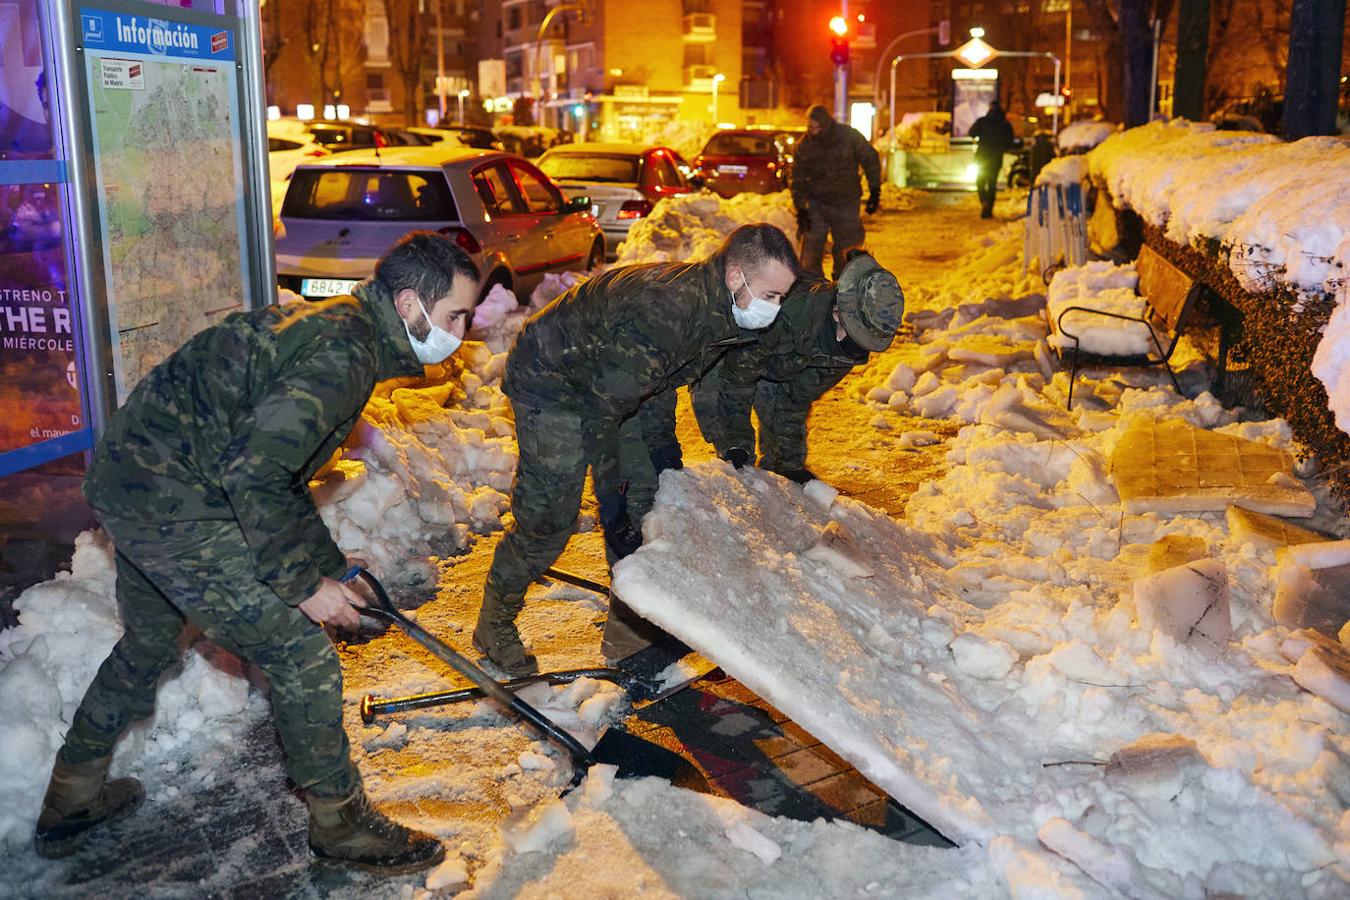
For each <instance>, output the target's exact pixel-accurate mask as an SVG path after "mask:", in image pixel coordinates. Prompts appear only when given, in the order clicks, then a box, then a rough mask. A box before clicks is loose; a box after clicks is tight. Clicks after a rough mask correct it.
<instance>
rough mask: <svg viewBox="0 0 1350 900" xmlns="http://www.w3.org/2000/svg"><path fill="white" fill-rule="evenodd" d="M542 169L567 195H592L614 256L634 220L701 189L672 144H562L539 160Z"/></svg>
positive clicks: (593, 204) (595, 208) (596, 215)
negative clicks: (663, 202) (668, 200)
mask: <svg viewBox="0 0 1350 900" xmlns="http://www.w3.org/2000/svg"><path fill="white" fill-rule="evenodd" d="M539 168H540V169H543V171H544V174H546V175H548V176H549V177H550V178H552V179H553V180H554V181H556V182H557V183H558V185H559V186H560V187H561V188H562V189H563V192H564V193H565V194H567V196H568V197H571V198H573V199H578V198H581V197H589V198H590V208H591V213H592V214H593V215H594V216H595V218H596V220H597V221H599V223H600V227H601V228H602V229H604V232H605V244H606V245H607V246H608V247H609V248H610V254H611V256H610V258H613V255H614V253H615V252H617V250H618V246H619V243H620V242H621V241H623V240H624V239H625V238H627V237H628V230H629V229H630V228H632V227H633V223H634V222H636V221H638V220H640V219H643V218H646V217H647V216H648V215H650V214H651V211H652V209H653V208H654V207H655V206H656V203H657V201H658V200H660V199H661V198H663V197H672V196H676V195H679V194H687V193H689V192H690V191H694V190H697V189H698V185H697V184H696V183H695V182H691V181H690V179H689V178H688V177H686V175H685V174H684V173H685V172H686V171H688V170H689V164H688V163H686V162H685V161H684V160H683V159H682V158H681V157H680V155H679V154H678V153H676V152H675V151H674V150H671V149H670V148H669V147H647V146H644V145H642V144H598V143H597V144H562V145H560V146H557V147H554V148H553V149H551V150H549V151H548V152H547V153H545V154H544V155H543V156H541V157H540V158H539Z"/></svg>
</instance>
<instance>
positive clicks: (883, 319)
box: [837, 254, 905, 353]
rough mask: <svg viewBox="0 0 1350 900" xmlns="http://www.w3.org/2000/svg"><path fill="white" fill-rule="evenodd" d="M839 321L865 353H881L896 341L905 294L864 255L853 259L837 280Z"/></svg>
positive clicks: (884, 271) (891, 276)
mask: <svg viewBox="0 0 1350 900" xmlns="http://www.w3.org/2000/svg"><path fill="white" fill-rule="evenodd" d="M837 296H838V306H839V321H840V322H841V323H842V324H843V326H844V330H845V331H846V332H848V336H849V337H850V338H852V339H853V341H854V342H855V343H856V344H857V345H858V346H859V347H862V348H863V349H864V350H870V351H872V352H873V353H880V352H881V351H882V350H885V349H886V348H887V347H889V346H890V345H891V341H893V340H894V339H895V330H896V329H897V328H899V327H900V316H901V315H902V314H903V313H904V311H905V295H904V293H903V292H902V291H901V290H900V282H898V281H896V280H895V276H894V275H892V274H891V273H890V272H888V271H886V270H885V269H883V268H882V267H881V264H880V263H878V262H877V261H876V260H875V259H873V258H872V257H871V256H869V255H867V254H862V255H860V256H857V257H854V258H853V260H852V261H850V262H849V264H848V265H846V266H844V271H843V273H842V274H841V275H840V277H839V284H838V288H837Z"/></svg>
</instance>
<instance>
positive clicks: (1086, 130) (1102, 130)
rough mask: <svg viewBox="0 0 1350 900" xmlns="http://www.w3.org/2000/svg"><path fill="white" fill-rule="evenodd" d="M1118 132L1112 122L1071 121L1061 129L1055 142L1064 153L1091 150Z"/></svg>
mask: <svg viewBox="0 0 1350 900" xmlns="http://www.w3.org/2000/svg"><path fill="white" fill-rule="evenodd" d="M1115 133H1116V126H1115V125H1113V124H1112V123H1110V122H1098V121H1095V120H1086V121H1082V122H1070V123H1069V124H1068V125H1065V126H1064V127H1063V128H1061V129H1060V130H1059V134H1058V135H1056V136H1055V143H1056V144H1058V145H1059V149H1060V151H1061V152H1064V153H1082V152H1083V151H1085V150H1091V149H1092V148H1093V147H1095V146H1097V145H1098V144H1100V143H1101V142H1102V141H1104V140H1106V139H1107V138H1109V137H1110V136H1111V135H1113V134H1115Z"/></svg>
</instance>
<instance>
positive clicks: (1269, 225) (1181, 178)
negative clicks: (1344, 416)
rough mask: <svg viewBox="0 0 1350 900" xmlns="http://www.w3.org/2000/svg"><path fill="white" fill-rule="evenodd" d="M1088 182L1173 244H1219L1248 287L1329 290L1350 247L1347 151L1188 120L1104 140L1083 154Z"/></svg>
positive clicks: (1338, 145) (1325, 142)
mask: <svg viewBox="0 0 1350 900" xmlns="http://www.w3.org/2000/svg"><path fill="white" fill-rule="evenodd" d="M1088 159H1089V163H1090V165H1091V170H1092V175H1093V177H1094V178H1097V179H1099V180H1101V181H1102V182H1103V183H1105V184H1106V186H1107V187H1108V188H1109V189H1110V190H1111V194H1112V196H1113V197H1114V199H1115V201H1116V202H1117V203H1123V204H1127V205H1128V206H1129V207H1130V208H1131V209H1133V210H1134V211H1135V212H1137V213H1139V214H1140V215H1141V216H1143V217H1144V219H1145V220H1146V221H1148V222H1150V223H1151V224H1153V225H1156V226H1158V227H1159V228H1162V229H1164V231H1165V233H1166V234H1167V237H1168V238H1170V239H1171V240H1173V241H1176V242H1177V243H1179V244H1203V243H1205V242H1208V241H1217V242H1218V243H1220V244H1221V245H1223V246H1224V247H1226V248H1228V249H1229V251H1230V257H1229V265H1230V267H1231V268H1232V270H1233V274H1234V275H1235V276H1236V277H1237V279H1238V280H1239V281H1240V282H1241V283H1242V284H1243V286H1244V287H1245V288H1247V289H1248V290H1258V291H1259V290H1265V289H1268V288H1270V287H1273V286H1274V285H1275V284H1276V283H1281V284H1285V285H1288V286H1290V287H1293V288H1295V289H1298V290H1305V291H1318V292H1327V293H1331V292H1334V290H1335V288H1336V285H1337V283H1338V282H1339V279H1340V278H1342V277H1343V273H1344V271H1345V263H1346V257H1345V255H1344V254H1345V252H1346V250H1347V249H1350V247H1348V246H1347V244H1346V237H1347V236H1348V235H1350V146H1347V145H1346V144H1345V143H1344V142H1342V141H1340V140H1337V139H1335V138H1321V137H1312V138H1305V139H1303V140H1301V141H1297V142H1295V143H1292V144H1287V143H1283V142H1281V141H1279V140H1278V139H1276V138H1274V137H1272V136H1270V135H1266V134H1255V133H1252V132H1238V131H1216V130H1215V129H1214V126H1213V125H1210V124H1195V123H1191V122H1186V121H1184V120H1177V121H1173V122H1166V123H1164V122H1154V123H1151V124H1149V125H1145V126H1142V127H1140V128H1133V129H1130V130H1129V131H1126V132H1122V133H1121V134H1118V135H1115V136H1114V137H1112V138H1110V139H1109V140H1107V141H1106V142H1104V143H1103V144H1101V146H1099V147H1097V148H1096V149H1095V150H1093V151H1092V153H1091V154H1089V156H1088Z"/></svg>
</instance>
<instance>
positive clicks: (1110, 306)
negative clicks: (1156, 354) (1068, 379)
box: [1046, 262, 1155, 356]
mask: <svg viewBox="0 0 1350 900" xmlns="http://www.w3.org/2000/svg"><path fill="white" fill-rule="evenodd" d="M1138 284H1139V274H1138V273H1137V272H1136V271H1135V269H1134V264H1133V263H1127V264H1125V265H1119V266H1118V265H1115V264H1113V263H1110V262H1089V263H1088V264H1087V265H1085V266H1070V267H1069V268H1066V269H1060V270H1059V271H1058V272H1056V273H1055V276H1054V277H1053V278H1052V279H1051V280H1050V293H1049V295H1048V296H1047V297H1046V309H1047V312H1048V313H1049V316H1050V320H1051V321H1053V322H1056V323H1058V327H1059V328H1060V329H1062V330H1063V331H1065V332H1068V333H1069V334H1072V335H1074V336H1076V337H1077V338H1078V341H1077V345H1078V346H1079V347H1080V348H1081V349H1082V350H1084V351H1086V352H1088V353H1102V354H1110V355H1115V356H1126V355H1130V354H1136V353H1149V352H1151V351H1153V350H1154V349H1155V348H1154V345H1153V337H1152V332H1151V331H1150V330H1149V327H1148V326H1147V325H1145V324H1144V323H1143V322H1127V321H1124V320H1123V319H1113V318H1109V317H1107V316H1096V315H1092V314H1091V313H1085V312H1079V311H1074V312H1070V313H1068V314H1067V315H1064V313H1065V311H1066V310H1067V309H1069V307H1073V306H1081V307H1086V308H1088V309H1096V310H1101V311H1102V312H1108V313H1115V314H1117V315H1122V316H1134V317H1136V318H1138V317H1140V316H1142V315H1143V314H1144V298H1143V297H1140V296H1139V295H1138V294H1136V293H1135V288H1136V287H1137V286H1138ZM1061 316H1063V318H1061ZM1049 341H1050V344H1051V346H1054V347H1059V348H1062V349H1069V348H1071V347H1073V346H1074V345H1075V341H1074V340H1073V338H1071V337H1069V336H1068V335H1066V334H1063V333H1058V332H1057V333H1055V334H1053V335H1051V336H1050V338H1049Z"/></svg>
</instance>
